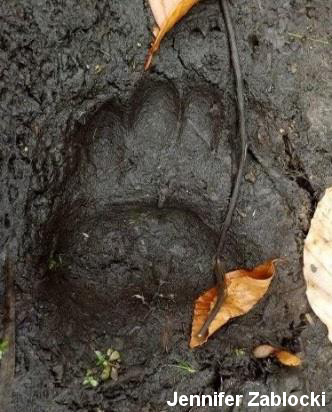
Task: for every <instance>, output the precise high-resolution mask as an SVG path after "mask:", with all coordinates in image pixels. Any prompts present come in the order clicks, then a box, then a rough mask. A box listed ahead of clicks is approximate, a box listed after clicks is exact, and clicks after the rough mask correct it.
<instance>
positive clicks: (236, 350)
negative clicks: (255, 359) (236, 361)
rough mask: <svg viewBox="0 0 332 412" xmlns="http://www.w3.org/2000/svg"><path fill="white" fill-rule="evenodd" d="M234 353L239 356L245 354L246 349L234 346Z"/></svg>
mask: <svg viewBox="0 0 332 412" xmlns="http://www.w3.org/2000/svg"><path fill="white" fill-rule="evenodd" d="M234 354H235V356H237V357H238V358H240V357H242V356H244V355H245V354H246V351H245V350H244V349H241V348H236V349H234Z"/></svg>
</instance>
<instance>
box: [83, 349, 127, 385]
mask: <svg viewBox="0 0 332 412" xmlns="http://www.w3.org/2000/svg"><path fill="white" fill-rule="evenodd" d="M95 355H96V366H95V368H93V369H88V370H87V372H86V375H85V378H84V381H83V385H89V386H92V387H93V388H95V387H97V386H98V385H99V382H100V381H107V380H109V379H112V380H114V381H116V380H118V370H119V368H120V363H121V355H120V353H119V352H118V351H117V350H113V349H111V348H110V349H108V350H107V352H106V353H103V352H101V351H99V350H96V351H95Z"/></svg>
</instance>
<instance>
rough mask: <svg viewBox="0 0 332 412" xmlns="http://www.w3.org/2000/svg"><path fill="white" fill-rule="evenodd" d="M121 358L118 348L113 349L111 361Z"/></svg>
mask: <svg viewBox="0 0 332 412" xmlns="http://www.w3.org/2000/svg"><path fill="white" fill-rule="evenodd" d="M119 359H120V353H119V352H118V351H117V350H115V351H113V352H112V353H111V354H110V361H111V362H112V361H116V360H119Z"/></svg>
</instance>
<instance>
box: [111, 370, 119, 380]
mask: <svg viewBox="0 0 332 412" xmlns="http://www.w3.org/2000/svg"><path fill="white" fill-rule="evenodd" d="M111 378H112V380H113V381H117V380H118V369H117V368H115V367H113V368H112V371H111Z"/></svg>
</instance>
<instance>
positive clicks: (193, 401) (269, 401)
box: [167, 392, 325, 406]
mask: <svg viewBox="0 0 332 412" xmlns="http://www.w3.org/2000/svg"><path fill="white" fill-rule="evenodd" d="M249 398H250V399H249V402H248V404H247V406H296V405H301V406H325V392H322V393H321V394H319V395H315V393H314V392H310V394H309V395H301V396H297V395H288V394H287V393H286V392H283V393H282V394H281V395H277V394H276V393H274V392H271V393H270V394H268V395H261V394H260V393H259V392H249ZM242 404H243V395H235V396H233V395H226V393H225V392H219V393H218V392H214V394H213V395H189V396H187V395H178V393H177V392H174V399H173V400H172V401H167V405H168V406H176V405H180V406H240V405H242Z"/></svg>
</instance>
